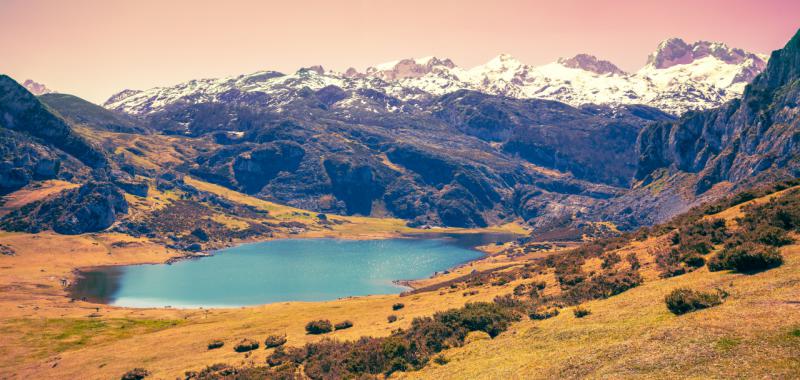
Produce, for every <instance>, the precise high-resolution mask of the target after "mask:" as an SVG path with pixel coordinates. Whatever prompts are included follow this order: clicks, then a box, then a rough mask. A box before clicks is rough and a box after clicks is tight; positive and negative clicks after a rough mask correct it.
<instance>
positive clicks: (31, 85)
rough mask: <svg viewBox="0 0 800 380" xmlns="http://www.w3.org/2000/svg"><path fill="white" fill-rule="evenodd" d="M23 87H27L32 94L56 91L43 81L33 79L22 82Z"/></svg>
mask: <svg viewBox="0 0 800 380" xmlns="http://www.w3.org/2000/svg"><path fill="white" fill-rule="evenodd" d="M22 87H25V88H26V89H27V90H28V91H30V93H31V94H34V95H36V96H39V95H44V94H49V93H52V92H55V91H53V90H51V89H49V88H47V86H45V85H43V84H41V83H38V82H34V81H33V80H32V79H27V80H25V82H23V83H22Z"/></svg>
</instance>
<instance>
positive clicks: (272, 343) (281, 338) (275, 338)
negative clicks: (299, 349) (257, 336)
mask: <svg viewBox="0 0 800 380" xmlns="http://www.w3.org/2000/svg"><path fill="white" fill-rule="evenodd" d="M284 344H286V335H270V336H268V337H267V339H265V340H264V348H275V347H280V346H283V345H284Z"/></svg>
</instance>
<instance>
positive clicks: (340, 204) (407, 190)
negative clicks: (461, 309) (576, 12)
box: [143, 71, 670, 227]
mask: <svg viewBox="0 0 800 380" xmlns="http://www.w3.org/2000/svg"><path fill="white" fill-rule="evenodd" d="M320 78H323V77H321V76H319V75H318V74H317V73H315V72H313V71H307V72H306V73H305V74H304V75H303V79H304V80H308V81H314V80H317V79H320ZM273 100H274V98H273V97H272V96H271V95H268V94H261V95H257V94H255V93H244V92H238V91H236V92H229V93H227V94H226V95H225V97H224V101H211V100H209V101H207V102H206V101H204V102H200V103H190V102H178V103H174V104H169V105H166V106H165V107H164V108H163V109H162V110H161V111H156V112H152V113H150V114H149V115H148V116H146V117H143V120H146V122H147V123H148V124H150V125H151V126H152V127H153V128H154V129H156V130H159V131H162V132H164V133H172V134H180V135H184V136H189V137H192V138H196V139H199V140H201V141H208V140H211V141H213V142H214V143H215V144H217V146H216V147H212V148H210V149H209V150H207V151H205V152H202V153H200V154H199V155H198V156H197V157H196V159H195V160H194V162H192V163H187V164H186V165H182V166H179V167H177V169H178V170H181V171H185V172H188V173H191V174H192V175H194V176H197V177H199V178H203V179H205V180H207V181H211V182H214V183H218V184H221V185H224V186H227V187H229V188H232V189H236V190H238V191H243V192H245V193H248V194H257V195H259V196H261V197H263V198H265V199H269V200H273V201H277V202H280V203H285V204H289V205H292V206H294V207H299V208H305V209H311V210H315V211H319V212H331V213H339V214H348V215H352V214H359V215H379V216H380V215H391V216H396V217H400V218H404V219H407V220H410V221H411V223H412V225H448V226H485V225H487V224H495V223H503V222H506V221H509V220H511V219H513V218H515V217H516V216H517V215H522V216H523V217H524V218H525V219H526V220H529V221H530V222H531V223H532V224H534V225H537V226H540V227H544V225H545V224H547V225H559V224H563V223H565V222H568V221H571V220H572V219H574V218H575V217H576V215H579V214H581V213H582V212H584V211H585V209H586V207H587V206H588V205H591V204H594V203H595V202H597V200H598V199H603V198H609V197H613V196H615V195H617V193H618V192H619V191H620V190H621V188H622V187H626V186H627V184H628V181H629V178H630V177H631V176H632V174H633V172H634V169H635V167H634V162H635V160H634V158H635V152H634V150H633V148H632V147H633V142H634V141H635V139H636V136H637V134H638V131H639V129H640V128H641V126H642V125H643V124H645V123H648V122H651V121H654V120H669V119H670V117H669V116H668V115H666V114H664V113H662V112H660V111H657V110H654V109H651V108H648V107H642V106H630V107H628V106H625V107H618V108H614V109H612V108H610V107H584V108H581V109H578V108H573V107H570V106H568V105H565V104H562V103H558V102H552V101H544V100H535V99H531V100H522V99H513V98H507V97H501V96H493V95H487V94H482V93H478V92H473V91H465V90H462V91H458V92H454V93H452V94H448V95H445V96H442V97H437V98H433V99H431V100H428V101H426V102H417V103H409V102H403V101H402V100H399V99H397V98H393V97H390V96H386V95H385V94H383V93H380V92H376V91H371V90H364V89H356V90H348V89H344V88H341V87H337V86H334V85H328V86H326V87H323V88H321V89H319V90H316V91H313V90H310V89H308V88H304V89H302V90H294V89H293V88H292V87H287V88H285V89H284V91H283V92H282V95H281V99H280V100H279V103H277V104H275V103H272V101H273ZM531 136H547V138H543V139H538V138H537V139H531ZM595 145H600V146H606V147H607V148H606V149H605V150H604V151H602V152H595V153H594V154H589V152H591V151H592V147H593V146H595ZM601 167H604V168H603V170H600V169H601Z"/></svg>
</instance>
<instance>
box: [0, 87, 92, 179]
mask: <svg viewBox="0 0 800 380" xmlns="http://www.w3.org/2000/svg"><path fill="white" fill-rule="evenodd" d="M0 160H1V162H0V193H3V194H6V193H8V192H11V191H14V190H17V189H19V188H21V187H23V186H25V185H27V184H28V183H30V182H31V181H34V180H47V179H55V178H60V179H65V180H73V179H74V180H78V179H79V178H82V179H86V178H88V177H89V176H90V175H91V172H92V170H93V169H96V168H104V167H106V166H107V165H108V162H107V160H106V157H105V155H104V154H103V153H102V152H101V151H100V150H99V149H98V148H97V147H96V146H94V145H93V144H91V143H89V142H88V141H87V140H86V139H85V138H83V137H81V136H79V135H78V134H76V133H75V132H74V131H73V130H72V129H71V128H70V127H69V125H67V123H66V122H65V121H64V120H62V119H61V118H59V117H58V116H56V115H54V114H52V113H51V112H50V111H49V110H48V109H47V107H45V106H44V105H42V104H41V103H40V102H39V101H38V100H37V99H36V97H34V96H33V95H32V94H31V93H29V92H28V91H27V90H26V89H25V88H24V87H22V86H20V85H19V84H17V83H16V82H15V81H14V80H12V79H11V78H9V77H7V76H0Z"/></svg>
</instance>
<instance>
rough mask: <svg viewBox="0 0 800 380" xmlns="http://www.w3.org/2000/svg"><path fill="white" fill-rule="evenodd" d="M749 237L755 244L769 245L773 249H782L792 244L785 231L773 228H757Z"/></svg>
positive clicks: (764, 226)
mask: <svg viewBox="0 0 800 380" xmlns="http://www.w3.org/2000/svg"><path fill="white" fill-rule="evenodd" d="M751 235H752V236H750V238H749V240H751V241H754V242H756V243H761V244H766V245H771V246H773V247H782V246H784V245H789V244H792V242H793V240H792V238H790V237H789V235H788V233H787V232H786V230H783V229H781V228H778V227H773V226H766V225H762V226H759V227H758V228H756V229H755V230H754V231H753V232H752V233H751Z"/></svg>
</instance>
